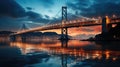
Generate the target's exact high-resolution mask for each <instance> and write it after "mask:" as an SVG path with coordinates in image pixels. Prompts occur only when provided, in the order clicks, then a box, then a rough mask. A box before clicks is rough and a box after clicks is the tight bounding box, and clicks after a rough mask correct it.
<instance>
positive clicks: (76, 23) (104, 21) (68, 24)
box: [10, 6, 120, 40]
mask: <svg viewBox="0 0 120 67" xmlns="http://www.w3.org/2000/svg"><path fill="white" fill-rule="evenodd" d="M118 23H120V18H119V17H112V18H109V17H108V16H106V17H105V18H100V19H89V20H86V21H81V20H73V21H68V17H67V7H66V6H63V7H62V21H61V23H56V24H50V25H45V26H41V27H36V28H32V29H28V30H22V31H18V32H16V33H13V34H11V35H10V37H12V38H13V39H15V37H16V36H21V37H24V38H25V36H23V35H24V34H25V33H29V32H35V31H44V30H52V29H61V37H60V38H59V39H60V40H68V39H69V38H68V28H73V27H88V26H97V25H102V33H104V32H108V31H109V30H110V29H111V28H112V24H118Z"/></svg>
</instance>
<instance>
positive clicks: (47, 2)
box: [38, 0, 54, 7]
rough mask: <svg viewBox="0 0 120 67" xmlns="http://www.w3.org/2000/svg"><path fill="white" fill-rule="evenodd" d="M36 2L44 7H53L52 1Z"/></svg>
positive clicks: (42, 0) (41, 0) (40, 0)
mask: <svg viewBox="0 0 120 67" xmlns="http://www.w3.org/2000/svg"><path fill="white" fill-rule="evenodd" d="M38 2H39V3H40V4H42V5H43V6H44V7H46V6H47V7H51V6H52V5H54V0H38Z"/></svg>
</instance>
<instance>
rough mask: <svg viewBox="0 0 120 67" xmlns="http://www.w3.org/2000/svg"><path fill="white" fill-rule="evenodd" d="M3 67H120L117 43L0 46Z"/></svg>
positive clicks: (73, 42) (38, 43)
mask: <svg viewBox="0 0 120 67" xmlns="http://www.w3.org/2000/svg"><path fill="white" fill-rule="evenodd" d="M0 45H1V46H0V59H1V60H0V66H3V67H6V65H7V67H11V66H12V67H29V66H33V67H48V66H49V67H80V66H81V67H84V66H89V67H108V66H109V67H120V64H119V63H120V42H109V43H108V42H88V41H78V40H69V41H68V42H60V41H54V40H53V41H30V42H0Z"/></svg>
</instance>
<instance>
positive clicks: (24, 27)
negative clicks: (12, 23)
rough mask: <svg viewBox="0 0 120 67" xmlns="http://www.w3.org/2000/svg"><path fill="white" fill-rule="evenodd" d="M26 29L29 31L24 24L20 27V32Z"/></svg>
mask: <svg viewBox="0 0 120 67" xmlns="http://www.w3.org/2000/svg"><path fill="white" fill-rule="evenodd" d="M27 29H29V28H28V27H27V25H26V24H25V23H24V24H23V25H22V27H21V29H20V30H21V31H24V30H27Z"/></svg>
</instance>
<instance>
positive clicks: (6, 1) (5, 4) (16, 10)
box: [0, 0, 25, 17]
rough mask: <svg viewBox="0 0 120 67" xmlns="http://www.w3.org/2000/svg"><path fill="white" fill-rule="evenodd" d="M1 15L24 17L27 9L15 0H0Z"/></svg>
mask: <svg viewBox="0 0 120 67" xmlns="http://www.w3.org/2000/svg"><path fill="white" fill-rule="evenodd" d="M0 16H10V17H23V16H25V10H24V9H23V8H22V7H21V6H20V5H19V4H17V3H16V2H15V1H14V0H0Z"/></svg>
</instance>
